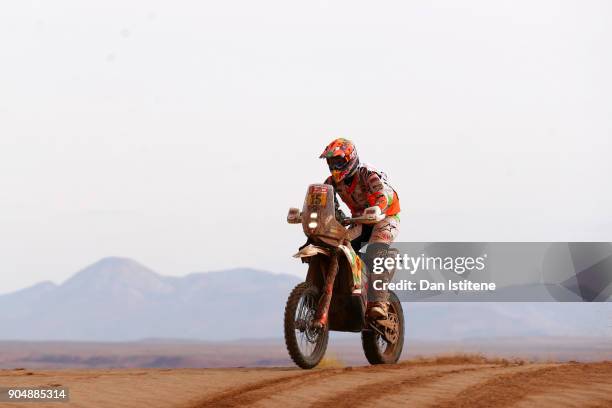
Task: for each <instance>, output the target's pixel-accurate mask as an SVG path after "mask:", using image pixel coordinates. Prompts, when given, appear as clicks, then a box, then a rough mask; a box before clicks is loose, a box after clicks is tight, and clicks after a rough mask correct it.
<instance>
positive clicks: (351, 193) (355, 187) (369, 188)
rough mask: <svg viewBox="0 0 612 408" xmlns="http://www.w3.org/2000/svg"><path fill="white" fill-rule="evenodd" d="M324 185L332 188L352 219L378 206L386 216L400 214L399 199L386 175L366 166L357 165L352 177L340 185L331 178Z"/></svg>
mask: <svg viewBox="0 0 612 408" xmlns="http://www.w3.org/2000/svg"><path fill="white" fill-rule="evenodd" d="M325 184H330V185H332V186H334V189H335V191H336V193H337V194H338V195H339V196H340V198H341V199H342V201H344V202H345V203H346V205H347V206H348V207H349V209H350V210H351V214H352V216H353V217H357V216H360V215H361V214H362V213H363V210H365V209H366V208H368V207H374V206H378V207H380V209H381V211H382V212H383V214H386V215H387V216H393V215H397V214H399V212H400V203H399V197H398V195H397V193H396V191H395V190H394V189H393V187H392V186H391V184H389V181H388V180H387V175H386V174H385V173H383V172H381V171H378V170H376V169H375V168H374V167H372V166H370V165H368V164H365V163H364V164H361V163H359V164H358V166H357V169H356V171H355V173H354V174H353V176H351V177H347V178H346V179H345V180H343V181H341V182H340V183H337V184H336V183H335V182H334V181H333V179H332V177H331V176H330V177H328V178H327V180H325Z"/></svg>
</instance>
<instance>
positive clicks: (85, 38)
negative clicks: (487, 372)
mask: <svg viewBox="0 0 612 408" xmlns="http://www.w3.org/2000/svg"><path fill="white" fill-rule="evenodd" d="M611 39H612V3H610V2H608V1H461V2H457V1H446V2H441V1H440V2H430V1H411V2H406V1H387V2H372V1H368V2H365V1H355V0H352V1H333V2H332V1H319V2H316V1H315V2H292V1H287V0H282V1H281V0H278V1H268V0H266V1H257V2H254V1H225V2H220V1H201V0H200V1H151V0H148V1H144V0H139V1H127V0H121V1H118V0H107V1H104V2H84V1H82V0H74V1H67V0H56V1H53V2H46V1H24V0H4V1H3V2H2V4H1V5H0V74H1V75H0V271H1V274H0V292H7V291H11V290H14V289H17V288H20V287H23V286H26V285H30V284H33V283H35V282H38V281H41V280H53V281H55V282H58V283H59V282H61V281H63V280H65V279H66V278H68V277H69V276H70V275H71V274H73V273H74V272H76V271H77V270H78V269H80V268H82V267H84V266H86V265H87V264H90V263H92V262H94V261H96V260H97V259H99V258H101V257H104V256H109V255H118V256H127V257H131V258H134V259H136V260H138V261H140V262H142V263H144V264H145V265H148V266H150V267H151V268H153V269H155V270H156V271H158V272H160V273H163V274H174V275H182V274H186V273H189V272H194V271H207V270H215V269H223V268H229V267H235V266H251V267H256V268H260V269H266V270H271V271H274V272H289V273H296V274H299V273H302V272H303V271H304V267H303V265H302V264H300V263H299V262H297V261H295V260H293V259H292V258H291V254H293V253H294V252H295V250H296V248H297V247H298V246H299V245H300V244H302V243H303V241H304V237H303V234H302V232H301V229H300V227H299V226H294V225H287V224H286V223H285V217H286V212H287V209H288V207H289V206H300V205H301V203H302V201H303V195H304V192H305V188H306V185H307V184H308V183H310V182H318V181H320V180H322V179H323V178H324V177H325V175H326V167H325V165H324V164H323V162H321V161H320V160H318V159H317V157H318V155H319V153H320V151H321V150H322V149H323V147H324V146H325V144H326V143H327V142H329V141H330V140H331V139H333V138H335V137H339V136H343V137H348V138H350V139H353V140H354V141H355V142H356V144H357V147H358V150H359V152H360V154H361V157H362V159H363V160H364V161H366V162H370V163H372V164H374V165H375V166H377V167H379V168H382V169H384V170H385V171H387V172H388V174H389V175H390V178H391V181H392V183H393V184H394V185H395V186H396V188H397V190H398V192H399V196H400V198H401V204H402V233H401V235H400V239H401V240H409V241H448V240H466V241H495V240H510V241H528V240H541V241H572V240H579V241H582V240H586V241H592V240H601V241H611V240H612V212H611V208H612V192H611V190H610V176H611V174H612V164H611V162H612V160H611V158H610V156H611V153H612V149H611V147H612V146H611V144H612V96H611V95H612V76H611V75H610V73H611V72H612V47H611V46H610V40H611Z"/></svg>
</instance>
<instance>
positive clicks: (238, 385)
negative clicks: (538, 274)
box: [0, 358, 612, 408]
mask: <svg viewBox="0 0 612 408" xmlns="http://www.w3.org/2000/svg"><path fill="white" fill-rule="evenodd" d="M0 384H2V385H3V386H9V385H10V386H47V387H59V386H65V387H69V389H70V398H71V400H70V402H68V403H44V404H43V403H15V404H8V403H6V404H1V405H2V406H3V407H4V406H6V407H13V406H14V407H25V406H36V407H41V408H42V407H56V408H57V407H146V408H154V407H184V408H196V407H238V406H260V407H293V406H300V407H302V406H319V407H320V406H334V407H344V406H347V407H348V406H351V407H353V406H368V405H370V406H372V404H375V405H378V406H406V405H407V404H409V405H410V406H411V407H427V406H436V407H559V406H563V407H589V406H590V407H612V362H607V363H537V364H535V363H532V364H523V363H513V362H507V361H501V360H500V361H495V360H489V361H480V362H479V361H470V360H469V359H461V358H439V359H434V360H429V361H413V362H405V363H400V364H397V365H392V366H376V367H372V366H361V367H344V368H323V369H315V370H310V371H304V370H300V369H297V368H293V367H288V368H228V369H112V370H104V369H99V370H72V369H71V370H56V371H48V370H45V371H36V370H24V369H20V370H1V371H0Z"/></svg>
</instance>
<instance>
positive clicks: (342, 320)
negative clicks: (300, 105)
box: [284, 184, 404, 369]
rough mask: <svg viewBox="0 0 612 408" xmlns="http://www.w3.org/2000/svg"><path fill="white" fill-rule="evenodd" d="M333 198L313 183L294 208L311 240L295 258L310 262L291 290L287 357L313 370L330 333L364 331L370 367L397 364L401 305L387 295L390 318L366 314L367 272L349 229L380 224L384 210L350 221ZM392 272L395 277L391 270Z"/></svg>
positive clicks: (327, 188) (292, 215)
mask: <svg viewBox="0 0 612 408" xmlns="http://www.w3.org/2000/svg"><path fill="white" fill-rule="evenodd" d="M335 199H336V195H335V193H334V187H333V186H331V185H328V184H311V185H310V186H309V187H308V190H307V192H306V198H305V200H304V205H303V208H302V210H301V211H300V210H299V209H298V208H291V209H289V213H288V215H287V222H289V223H290V224H300V223H301V224H302V228H303V230H304V233H305V234H306V236H307V238H308V239H307V241H306V244H304V245H303V246H301V247H300V249H299V252H298V253H296V254H295V255H294V257H295V258H299V259H301V260H302V262H304V263H307V264H308V272H307V274H306V279H305V281H304V282H302V283H299V284H298V285H297V286H296V287H295V288H294V289H293V290H292V291H291V294H290V295H289V298H288V299H287V304H286V306H285V317H284V331H285V344H286V345H287V350H288V352H289V356H290V357H291V359H292V360H293V361H294V362H295V364H297V365H298V366H299V367H301V368H303V369H310V368H313V367H315V366H316V365H317V364H319V362H320V361H321V359H322V358H323V356H324V355H325V351H326V350H327V343H328V339H329V331H330V330H331V331H341V332H355V333H359V332H361V343H362V347H363V351H364V353H365V356H366V358H367V360H368V362H369V363H370V364H393V363H396V362H397V361H398V360H399V357H400V355H401V353H402V348H403V345H404V314H403V311H402V305H401V303H400V301H399V299H398V298H397V296H396V295H395V293H393V292H392V291H389V292H388V296H389V298H388V300H389V310H388V313H387V318H386V319H374V318H371V317H369V316H368V315H367V304H368V289H369V274H368V273H367V270H366V266H365V263H364V261H363V260H362V259H361V257H360V256H359V254H358V253H356V252H355V250H354V249H353V248H352V246H351V243H350V241H349V240H348V229H347V228H346V227H347V226H351V225H357V224H363V223H366V224H367V223H373V222H376V221H377V220H379V219H380V217H381V214H380V211H378V212H376V211H374V210H379V209H378V207H376V208H373V209H371V210H373V211H369V210H370V209H368V210H366V211H365V212H364V214H363V215H362V216H359V217H354V218H346V217H344V216H343V214H342V212H341V211H340V210H339V209H338V206H337V205H336V202H335ZM382 217H384V216H382ZM389 251H390V252H391V251H394V250H393V249H390V250H389ZM389 255H391V254H389ZM391 256H392V255H391ZM388 273H389V274H390V276H392V273H393V271H388Z"/></svg>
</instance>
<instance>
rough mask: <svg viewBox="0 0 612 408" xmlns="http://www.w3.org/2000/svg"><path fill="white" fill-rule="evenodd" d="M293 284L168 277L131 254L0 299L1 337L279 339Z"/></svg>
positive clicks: (254, 277) (252, 274)
mask: <svg viewBox="0 0 612 408" xmlns="http://www.w3.org/2000/svg"><path fill="white" fill-rule="evenodd" d="M298 282H299V279H298V278H297V277H295V276H291V275H277V274H272V273H269V272H264V271H257V270H254V269H232V270H226V271H222V272H210V273H194V274H191V275H187V276H185V277H182V278H177V277H167V276H161V275H159V274H157V273H155V272H153V271H152V270H150V269H149V268H147V267H145V266H143V265H141V264H139V263H138V262H136V261H133V260H131V259H126V258H115V257H113V258H104V259H102V260H100V261H98V262H96V263H95V264H93V265H90V266H88V267H87V268H85V269H83V270H81V271H79V272H78V273H76V274H75V275H74V276H73V277H71V278H70V279H68V280H67V281H66V282H64V283H63V284H61V285H59V286H57V285H54V284H53V283H51V282H45V283H40V284H37V285H34V286H32V287H30V288H27V289H23V290H20V291H18V292H14V293H11V294H7V295H3V296H0V327H2V330H0V339H21V340H43V339H44V340H97V341H101V340H135V339H141V338H147V337H159V338H193V339H206V340H221V339H229V338H245V337H253V338H258V337H260V338H261V337H279V336H280V335H281V333H282V315H283V309H284V305H285V301H286V299H287V295H288V293H289V291H290V290H291V289H292V288H293V287H294V286H295V285H296V284H297V283H298Z"/></svg>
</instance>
